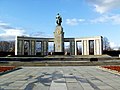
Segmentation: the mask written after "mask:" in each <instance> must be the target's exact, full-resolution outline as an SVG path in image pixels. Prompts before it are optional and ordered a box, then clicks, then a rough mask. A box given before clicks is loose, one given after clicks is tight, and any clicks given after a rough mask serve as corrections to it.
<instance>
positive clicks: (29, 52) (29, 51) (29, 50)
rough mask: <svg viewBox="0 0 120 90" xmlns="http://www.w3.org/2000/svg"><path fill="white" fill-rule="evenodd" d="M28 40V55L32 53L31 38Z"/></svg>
mask: <svg viewBox="0 0 120 90" xmlns="http://www.w3.org/2000/svg"><path fill="white" fill-rule="evenodd" d="M28 42H29V47H28V55H31V40H29V41H28Z"/></svg>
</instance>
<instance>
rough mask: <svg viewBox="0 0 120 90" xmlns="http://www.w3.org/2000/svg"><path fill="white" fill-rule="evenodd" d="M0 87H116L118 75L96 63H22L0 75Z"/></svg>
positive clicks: (27, 89)
mask: <svg viewBox="0 0 120 90" xmlns="http://www.w3.org/2000/svg"><path fill="white" fill-rule="evenodd" d="M0 90H120V76H119V75H117V74H113V73H110V72H107V71H104V70H101V69H99V68H98V67H97V66H77V67H75V66H68V67H65V66H62V67H22V69H20V70H16V71H14V72H11V73H8V74H5V75H2V76H0Z"/></svg>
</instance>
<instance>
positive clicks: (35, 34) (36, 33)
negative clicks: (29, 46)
mask: <svg viewBox="0 0 120 90" xmlns="http://www.w3.org/2000/svg"><path fill="white" fill-rule="evenodd" d="M30 36H32V37H41V38H45V37H46V38H49V37H52V36H51V35H47V34H46V33H45V32H35V33H32V34H31V35H30Z"/></svg>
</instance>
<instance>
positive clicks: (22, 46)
mask: <svg viewBox="0 0 120 90" xmlns="http://www.w3.org/2000/svg"><path fill="white" fill-rule="evenodd" d="M21 41H22V44H21V48H22V55H24V40H21Z"/></svg>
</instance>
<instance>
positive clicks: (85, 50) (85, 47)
mask: <svg viewBox="0 0 120 90" xmlns="http://www.w3.org/2000/svg"><path fill="white" fill-rule="evenodd" d="M83 55H89V40H83Z"/></svg>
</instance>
